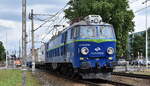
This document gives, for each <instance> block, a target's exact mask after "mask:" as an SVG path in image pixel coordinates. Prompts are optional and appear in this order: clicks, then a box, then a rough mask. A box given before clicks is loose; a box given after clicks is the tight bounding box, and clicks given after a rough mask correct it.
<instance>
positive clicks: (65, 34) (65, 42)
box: [64, 31, 67, 61]
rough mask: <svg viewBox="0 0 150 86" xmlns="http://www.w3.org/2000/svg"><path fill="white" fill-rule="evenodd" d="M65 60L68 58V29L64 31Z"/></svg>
mask: <svg viewBox="0 0 150 86" xmlns="http://www.w3.org/2000/svg"><path fill="white" fill-rule="evenodd" d="M64 58H65V59H64V60H65V61H66V58H67V31H66V32H65V33H64Z"/></svg>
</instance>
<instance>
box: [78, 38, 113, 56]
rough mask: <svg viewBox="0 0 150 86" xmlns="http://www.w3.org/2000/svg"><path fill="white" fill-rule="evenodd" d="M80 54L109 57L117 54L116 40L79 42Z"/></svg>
mask: <svg viewBox="0 0 150 86" xmlns="http://www.w3.org/2000/svg"><path fill="white" fill-rule="evenodd" d="M77 45H78V55H79V56H80V57H109V56H112V55H114V54H115V51H116V50H115V47H116V43H115V40H109V41H108V40H107V41H106V40H105V42H93V41H92V42H91V41H82V42H78V43H77Z"/></svg>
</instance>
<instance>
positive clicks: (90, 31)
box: [80, 25, 115, 39]
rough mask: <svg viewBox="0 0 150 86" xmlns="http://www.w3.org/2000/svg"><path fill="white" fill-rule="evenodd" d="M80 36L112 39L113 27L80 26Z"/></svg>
mask: <svg viewBox="0 0 150 86" xmlns="http://www.w3.org/2000/svg"><path fill="white" fill-rule="evenodd" d="M80 38H101V39H114V38H115V34H114V31H113V27H112V26H110V25H104V26H80Z"/></svg>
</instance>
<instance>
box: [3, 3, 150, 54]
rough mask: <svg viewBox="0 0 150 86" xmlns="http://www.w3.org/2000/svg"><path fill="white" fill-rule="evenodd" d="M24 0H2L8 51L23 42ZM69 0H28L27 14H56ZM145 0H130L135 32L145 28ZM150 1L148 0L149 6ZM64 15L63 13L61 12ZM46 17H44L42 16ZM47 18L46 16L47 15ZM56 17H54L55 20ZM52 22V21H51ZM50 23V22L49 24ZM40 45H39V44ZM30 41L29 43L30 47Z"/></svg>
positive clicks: (39, 34)
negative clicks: (133, 14)
mask: <svg viewBox="0 0 150 86" xmlns="http://www.w3.org/2000/svg"><path fill="white" fill-rule="evenodd" d="M21 1H22V0H0V9H1V10H0V41H3V42H4V46H5V47H6V48H7V50H8V51H10V52H12V53H13V51H14V50H17V51H18V49H19V42H20V43H21V28H22V27H21V24H22V23H21V21H22V20H21V18H22V17H21V15H22V11H21V6H22V2H21ZM68 1H69V0H27V16H28V14H29V12H30V10H31V9H34V13H38V14H43V13H44V14H55V13H56V12H57V11H59V10H60V9H62V8H63V7H64V6H65V5H66V3H67V2H68ZM144 1H145V0H129V3H130V9H132V10H133V11H134V13H135V18H134V19H133V21H134V22H135V28H134V29H135V32H139V31H143V30H145V20H146V19H145V10H141V11H139V12H136V11H138V10H139V9H142V8H145V4H142V2H144ZM149 5H150V1H149V2H148V6H149ZM60 15H61V16H63V14H60ZM147 15H148V27H150V7H149V8H148V9H147ZM42 18H43V19H44V17H42ZM45 18H46V17H45ZM55 20H56V19H54V21H55ZM40 24H42V22H40V21H36V22H35V27H38V26H39V25H40ZM49 24H50V23H49ZM47 25H48V24H47ZM30 30H31V27H30V20H29V19H27V32H28V41H30V39H31V38H30V36H31V34H30V33H29V32H30ZM48 31H49V30H48V29H44V28H42V30H38V31H37V32H36V33H35V36H36V39H35V40H40V39H41V38H42V37H43V36H45V34H46V33H47V32H48ZM37 46H38V45H37ZM29 48H30V43H29V44H28V49H29Z"/></svg>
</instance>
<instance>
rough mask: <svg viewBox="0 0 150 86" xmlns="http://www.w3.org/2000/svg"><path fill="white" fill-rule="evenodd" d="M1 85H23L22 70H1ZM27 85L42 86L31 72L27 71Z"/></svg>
mask: <svg viewBox="0 0 150 86" xmlns="http://www.w3.org/2000/svg"><path fill="white" fill-rule="evenodd" d="M0 86H22V71H21V70H0ZM26 86H41V85H40V84H39V82H38V81H37V79H36V78H35V77H33V76H32V74H31V72H26Z"/></svg>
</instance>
